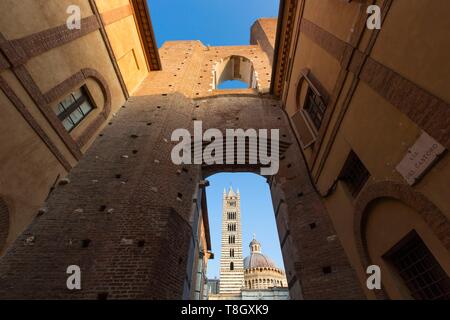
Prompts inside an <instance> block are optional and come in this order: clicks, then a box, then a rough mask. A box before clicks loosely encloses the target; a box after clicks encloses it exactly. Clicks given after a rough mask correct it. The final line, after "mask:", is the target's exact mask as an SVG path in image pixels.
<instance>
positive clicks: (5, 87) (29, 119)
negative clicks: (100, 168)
mask: <svg viewBox="0 0 450 320" xmlns="http://www.w3.org/2000/svg"><path fill="white" fill-rule="evenodd" d="M0 89H1V90H2V91H3V92H4V94H5V95H6V96H7V97H8V99H9V100H10V101H11V103H12V104H13V105H14V106H15V107H16V109H17V111H18V112H19V113H20V114H21V115H22V117H23V118H24V119H25V121H27V122H28V124H29V125H30V127H31V128H32V129H33V130H34V131H35V132H36V134H37V135H38V136H39V137H40V138H41V140H42V141H43V142H44V143H45V144H46V145H47V147H48V148H49V150H50V151H51V152H52V153H53V155H54V156H55V157H56V159H58V161H59V162H60V163H61V165H62V166H63V167H64V169H66V170H67V171H70V169H71V168H72V166H71V165H70V163H69V162H68V161H67V159H66V158H65V157H64V156H63V155H62V153H61V152H60V151H59V150H58V148H57V147H56V145H55V144H54V143H53V142H52V140H51V139H50V137H49V136H48V135H47V134H46V133H45V131H44V130H43V129H42V128H41V126H40V125H39V124H38V123H37V121H36V120H35V119H34V117H33V116H32V115H31V113H30V112H29V111H28V110H27V108H26V107H25V105H24V104H23V103H22V101H20V99H19V97H17V95H16V94H15V93H14V91H13V90H12V89H11V88H10V87H9V86H8V84H7V83H6V81H5V80H4V79H3V78H2V77H0ZM0 247H1V246H0Z"/></svg>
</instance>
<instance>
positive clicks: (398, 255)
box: [382, 229, 450, 300]
mask: <svg viewBox="0 0 450 320" xmlns="http://www.w3.org/2000/svg"><path fill="white" fill-rule="evenodd" d="M408 250H409V251H408ZM417 250H419V251H420V250H422V252H419V253H418V252H417ZM412 253H414V254H413V256H414V257H415V258H416V260H413V263H410V264H409V265H408V266H407V267H402V266H401V262H402V259H403V261H404V259H405V258H408V259H409V260H411V254H412ZM382 258H383V259H384V260H386V261H387V262H388V263H389V264H390V265H391V266H392V268H393V270H394V271H395V272H396V274H397V275H398V277H399V279H401V281H402V283H403V285H404V286H405V287H406V288H408V290H409V292H410V294H411V297H412V298H414V299H416V300H425V299H427V300H428V299H430V300H437V299H444V300H445V299H449V298H450V289H449V288H450V278H449V277H448V275H447V273H446V272H445V270H444V268H443V267H442V266H441V264H440V263H439V261H438V260H437V259H436V257H435V256H434V255H433V252H432V251H431V250H430V249H429V248H428V246H427V244H426V243H425V241H424V240H423V239H422V237H421V236H420V235H419V234H418V233H417V232H416V230H414V229H413V230H412V231H411V232H409V233H408V234H407V235H406V236H405V237H403V238H402V239H401V240H400V241H399V242H397V243H396V244H395V245H394V246H393V247H392V248H391V249H389V250H388V251H387V252H386V253H385V254H384V255H383V256H382ZM421 268H427V269H426V270H425V271H423V270H421ZM427 277H428V278H429V279H431V278H434V277H437V278H438V280H436V279H433V282H432V283H429V282H425V280H424V279H425V278H427ZM421 281H423V282H425V284H424V285H422V284H421ZM417 285H419V287H418V286H417ZM437 289H439V290H441V291H442V293H441V296H438V297H436V290H437ZM430 291H431V293H432V295H434V296H427V295H429V293H430Z"/></svg>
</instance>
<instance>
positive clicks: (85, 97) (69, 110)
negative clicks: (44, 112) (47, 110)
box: [55, 84, 97, 133]
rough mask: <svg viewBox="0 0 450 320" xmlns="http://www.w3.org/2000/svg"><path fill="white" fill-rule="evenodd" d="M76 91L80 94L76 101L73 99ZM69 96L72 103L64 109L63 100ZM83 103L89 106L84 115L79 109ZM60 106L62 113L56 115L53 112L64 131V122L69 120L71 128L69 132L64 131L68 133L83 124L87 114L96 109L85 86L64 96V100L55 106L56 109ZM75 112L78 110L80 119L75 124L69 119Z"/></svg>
mask: <svg viewBox="0 0 450 320" xmlns="http://www.w3.org/2000/svg"><path fill="white" fill-rule="evenodd" d="M78 90H79V91H80V92H81V96H80V97H79V98H78V99H77V98H75V95H74V92H76V91H78ZM69 96H71V97H72V99H73V100H74V102H72V103H71V104H70V105H69V106H68V107H64V105H62V102H63V101H64V99H66V98H67V97H69ZM85 102H87V103H88V104H89V106H90V107H91V108H90V110H89V111H88V112H87V113H85V112H84V111H83V110H82V109H81V106H82V105H83V103H85ZM60 106H61V107H62V108H63V109H64V111H62V112H61V113H59V114H56V112H55V115H56V117H57V118H58V120H59V121H61V124H62V125H63V127H64V129H66V127H65V126H64V121H66V120H67V119H70V121H71V123H73V126H72V127H71V128H70V129H69V130H68V129H66V131H67V132H68V133H71V132H72V131H73V130H74V129H75V128H77V127H78V126H79V125H80V123H81V122H83V120H84V119H86V118H87V117H88V116H89V114H91V113H92V111H94V109H96V108H97V107H96V105H95V103H94V100H93V98H92V95H91V94H90V92H89V90H88V88H87V86H86V85H85V84H84V85H82V86H81V87H79V88H77V89H75V90H72V91H71V92H70V93H69V94H67V95H65V96H64V98H63V99H61V100H60V101H59V102H58V104H57V105H56V107H57V108H58V107H60ZM77 110H79V112H81V114H82V117H81V118H80V119H79V120H78V121H77V122H75V121H73V120H72V118H70V116H71V115H72V114H73V113H74V112H76V111H77Z"/></svg>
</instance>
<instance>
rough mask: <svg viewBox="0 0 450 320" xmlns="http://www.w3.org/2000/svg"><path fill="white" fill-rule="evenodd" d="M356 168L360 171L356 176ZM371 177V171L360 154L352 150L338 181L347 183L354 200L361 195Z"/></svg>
mask: <svg viewBox="0 0 450 320" xmlns="http://www.w3.org/2000/svg"><path fill="white" fill-rule="evenodd" d="M355 168H356V169H357V170H358V172H356V174H355ZM361 173H362V174H363V176H362V177H360V175H359V174H361ZM370 176H371V175H370V171H369V170H368V169H367V167H366V166H365V165H364V162H362V160H361V159H360V158H359V157H358V154H357V153H356V152H355V151H353V150H350V152H349V153H348V155H347V158H346V159H345V162H344V165H343V166H342V169H341V172H340V173H339V176H338V180H340V181H343V182H344V183H345V185H346V186H347V188H348V190H349V191H350V193H351V195H352V197H353V198H356V197H357V196H358V195H359V194H360V192H361V190H362V189H363V188H364V186H365V185H366V183H367V181H369V178H370Z"/></svg>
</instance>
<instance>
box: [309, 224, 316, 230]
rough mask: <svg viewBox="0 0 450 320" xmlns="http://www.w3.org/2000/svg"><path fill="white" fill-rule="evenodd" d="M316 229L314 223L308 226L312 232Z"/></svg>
mask: <svg viewBox="0 0 450 320" xmlns="http://www.w3.org/2000/svg"><path fill="white" fill-rule="evenodd" d="M316 227H317V225H316V223H315V222H313V223H310V224H309V228H310V229H311V230H312V229H315V228H316Z"/></svg>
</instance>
